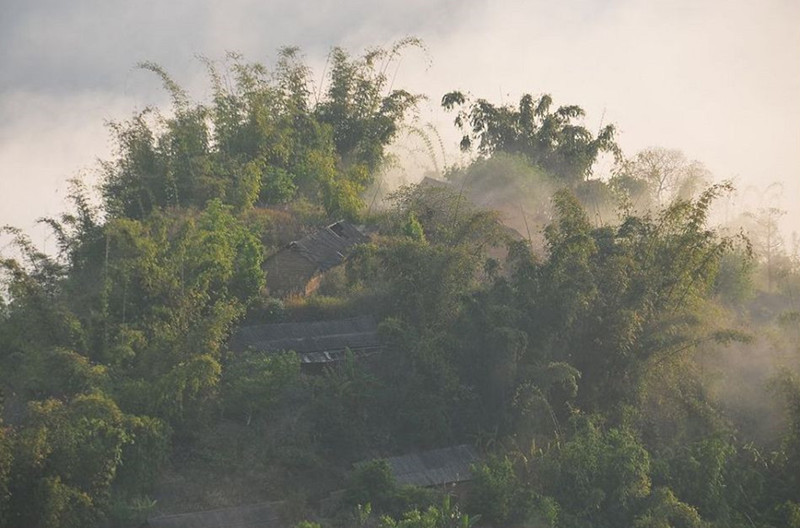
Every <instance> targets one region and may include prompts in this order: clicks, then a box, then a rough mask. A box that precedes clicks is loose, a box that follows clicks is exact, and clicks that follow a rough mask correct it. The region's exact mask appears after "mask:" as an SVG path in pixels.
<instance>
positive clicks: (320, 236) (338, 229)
mask: <svg viewBox="0 0 800 528" xmlns="http://www.w3.org/2000/svg"><path fill="white" fill-rule="evenodd" d="M368 241H369V238H367V236H366V235H364V234H363V233H362V232H361V231H359V230H358V228H356V226H354V225H352V224H350V223H349V222H345V221H344V220H341V221H339V222H336V223H335V224H331V225H329V226H326V227H323V228H320V229H318V230H317V231H315V232H314V233H311V234H310V235H308V236H305V237H303V238H301V239H300V240H295V241H294V242H290V243H289V244H288V245H287V246H286V247H285V248H284V249H282V250H281V251H279V252H278V253H276V254H274V255H272V256H271V257H269V258H268V259H267V260H266V261H265V262H264V271H266V273H267V293H269V294H270V295H272V296H273V297H291V296H305V295H310V294H311V293H313V292H314V291H316V289H317V288H319V283H320V280H321V278H322V275H323V274H324V273H325V272H326V271H328V270H329V269H331V268H334V267H336V266H339V265H340V264H342V263H343V262H344V261H345V260H346V259H347V257H348V256H349V255H350V253H351V252H352V250H353V247H354V246H355V245H357V244H363V243H365V242H368Z"/></svg>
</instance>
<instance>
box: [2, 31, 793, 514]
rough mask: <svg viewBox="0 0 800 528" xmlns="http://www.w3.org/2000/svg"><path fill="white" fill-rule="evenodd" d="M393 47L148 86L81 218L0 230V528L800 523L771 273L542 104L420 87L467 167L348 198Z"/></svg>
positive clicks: (788, 312) (782, 307)
mask: <svg viewBox="0 0 800 528" xmlns="http://www.w3.org/2000/svg"><path fill="white" fill-rule="evenodd" d="M415 45H418V42H417V41H415V40H414V39H406V40H404V41H401V42H399V43H398V44H397V45H396V46H394V47H393V48H390V49H388V50H384V49H375V50H371V51H369V52H368V53H367V54H365V55H363V56H353V55H351V54H349V53H348V52H346V51H345V50H342V49H335V50H334V51H333V52H332V53H331V57H330V64H329V66H328V68H327V69H326V72H325V74H324V76H325V81H324V88H320V89H319V90H316V91H314V90H312V81H311V77H310V72H309V69H308V67H307V66H306V65H305V64H304V63H303V61H302V58H301V56H300V55H299V52H298V50H296V49H293V48H287V49H284V50H282V51H281V53H280V56H279V59H278V61H276V64H275V65H273V66H272V67H271V68H266V67H264V66H262V65H260V64H253V63H248V62H245V61H244V60H243V59H241V58H239V57H233V58H232V59H231V60H232V61H233V62H232V63H231V64H229V65H228V66H227V68H228V69H226V70H225V71H219V70H216V69H215V68H216V66H214V65H210V66H209V67H210V72H211V73H210V76H209V80H210V88H211V89H210V97H209V100H208V101H205V102H194V101H192V99H191V98H190V97H189V94H187V93H186V92H185V91H184V90H183V89H182V88H181V87H180V86H179V85H178V84H177V83H176V82H175V81H173V80H172V79H171V78H170V77H169V75H168V73H167V72H166V71H164V70H163V69H162V68H161V67H159V66H157V65H154V64H151V63H145V64H144V65H143V67H144V68H145V69H147V70H150V71H152V72H153V73H155V74H156V75H157V77H158V78H160V79H161V80H162V81H164V87H165V89H166V90H167V92H168V94H169V95H170V97H171V99H172V103H173V106H172V107H171V108H170V109H168V110H165V111H164V112H162V113H154V112H152V111H151V110H149V109H148V110H145V111H141V112H137V113H135V114H133V116H132V117H131V118H130V119H129V120H127V121H124V122H118V123H112V124H111V126H110V130H111V132H112V138H113V140H114V141H115V145H116V150H115V152H114V154H113V156H112V158H111V159H110V160H107V161H105V162H103V164H102V165H101V169H100V170H101V176H102V182H101V189H100V190H101V195H102V196H101V198H100V204H99V205H98V206H95V205H94V202H93V201H92V199H91V193H90V191H89V190H88V189H86V187H85V186H83V185H82V184H81V183H80V182H74V184H73V187H72V191H71V193H70V210H69V212H68V213H65V214H64V215H62V216H59V217H57V218H50V219H46V220H45V223H46V225H48V226H49V227H50V228H52V230H53V233H54V235H53V236H54V237H55V239H56V240H57V242H58V249H57V252H55V253H54V254H50V253H47V252H44V251H42V250H40V249H39V248H37V247H36V246H35V244H33V243H32V241H31V240H30V238H29V237H28V236H27V235H26V234H25V233H23V232H21V231H19V230H15V229H6V230H5V234H6V235H7V236H10V237H11V238H12V240H13V246H14V248H15V251H16V252H17V253H18V255H19V257H18V258H12V257H5V256H4V257H3V260H2V262H1V263H2V280H3V283H2V284H3V289H2V297H0V344H1V345H2V346H0V395H1V396H2V398H0V528H6V527H8V528H21V527H26V528H28V527H37V528H38V527H42V528H45V527H46V528H51V527H52V528H56V527H76V528H77V527H91V526H97V527H112V526H113V527H123V528H124V527H144V526H147V527H150V528H183V527H189V526H191V527H195V528H197V527H201V528H206V527H207V528H212V527H223V526H224V527H228V528H230V527H253V528H255V527H263V528H277V527H292V526H293V527H297V528H320V527H326V528H327V527H347V526H357V527H361V528H365V527H370V528H400V527H402V528H455V527H458V528H469V527H472V526H475V527H484V526H485V527H501V526H520V527H521V526H530V527H557V528H591V527H596V528H611V527H617V526H634V527H636V528H663V527H671V526H675V527H678V526H680V527H690V528H708V527H742V528H744V527H747V528H753V527H758V528H762V527H763V528H770V527H774V528H777V527H786V526H790V527H791V526H800V521H799V520H798V519H800V381H798V379H800V378H798V376H800V350H799V349H798V343H799V342H800V334H798V328H800V327H798V321H800V318H799V317H798V312H799V309H800V307H798V305H797V299H798V297H797V292H798V291H799V290H798V288H800V264H799V263H798V258H797V255H796V254H793V253H791V252H790V251H788V250H787V249H786V248H784V247H783V246H775V245H774V244H771V245H769V247H768V248H767V249H768V251H767V250H765V249H764V248H765V246H764V244H763V241H764V237H763V236H761V232H759V231H758V230H756V229H753V230H751V231H748V234H747V236H743V235H742V234H741V233H743V228H742V227H741V226H740V225H739V224H733V223H731V224H726V225H715V224H713V223H712V222H711V217H712V214H713V210H714V207H715V204H716V203H718V201H719V200H721V199H723V198H724V197H725V196H726V195H727V193H730V192H732V186H731V185H730V184H729V183H725V182H722V183H714V182H713V181H710V180H706V179H703V178H705V175H706V173H704V172H698V171H696V170H694V169H696V166H695V165H693V164H692V163H690V162H689V161H688V160H686V159H685V158H684V157H681V155H678V154H674V153H671V152H670V151H666V150H664V149H658V148H652V149H648V150H645V151H642V152H639V153H624V152H622V151H621V149H620V148H619V146H618V145H617V144H616V141H615V134H616V130H615V128H614V127H613V125H606V126H603V127H601V128H600V129H599V130H598V131H597V132H596V133H595V132H592V131H591V130H588V129H587V128H585V127H584V126H583V120H582V118H583V110H582V109H581V108H580V107H578V106H575V105H564V106H557V105H556V104H555V102H554V101H553V99H552V97H550V96H549V95H540V96H535V97H534V96H532V95H523V96H522V97H521V98H520V100H519V101H518V103H514V104H505V103H503V104H494V103H492V102H490V101H488V100H485V99H473V98H471V96H469V95H466V94H464V93H462V92H451V93H448V94H445V95H444V96H443V97H442V99H441V104H442V106H443V108H444V109H445V110H446V111H448V112H450V115H451V116H453V118H454V121H455V125H456V127H457V129H458V130H459V132H460V133H461V134H463V137H462V140H461V142H460V148H461V149H463V151H464V152H465V155H468V157H467V158H465V159H467V160H468V161H466V162H465V163H464V164H463V165H457V166H452V167H448V168H446V169H444V170H442V171H440V172H439V173H435V174H434V173H431V174H428V175H427V177H426V178H424V179H422V180H421V182H420V183H418V184H412V185H406V186H401V187H399V188H398V189H396V190H394V191H393V192H391V193H389V194H387V195H386V196H382V199H381V201H380V207H377V206H376V207H371V206H370V205H371V204H370V205H368V204H367V199H366V198H365V197H366V196H377V194H378V191H379V190H380V189H382V188H383V187H382V186H381V185H380V183H381V182H380V181H379V180H380V179H381V178H383V177H384V176H385V174H386V173H385V170H386V168H387V166H388V165H389V161H390V158H391V147H392V145H393V144H395V143H396V142H397V141H399V140H402V139H403V138H404V137H405V136H404V134H406V135H407V133H408V131H409V130H410V129H411V128H412V127H414V126H416V124H415V121H414V119H413V118H414V116H415V111H416V108H417V106H418V104H419V103H420V101H421V100H422V96H421V95H419V94H413V93H411V92H409V91H406V90H404V89H402V88H398V87H395V86H394V85H393V81H392V80H391V79H390V78H389V77H388V76H387V73H386V72H387V71H390V70H387V68H388V66H386V65H387V64H389V65H391V64H393V61H397V60H399V57H400V56H401V55H402V52H403V50H404V49H407V48H408V47H413V46H415ZM223 79H224V82H223ZM437 98H438V97H437ZM414 130H416V134H415V137H420V135H421V134H420V130H419V128H417V129H414ZM422 136H423V137H425V136H424V134H422ZM426 144H427V145H428V146H430V145H432V144H433V141H432V140H431V139H430V138H428V141H427V143H426ZM426 150H427V151H429V154H430V155H432V156H433V155H435V153H434V151H433V149H431V148H428V149H426ZM604 156H605V157H606V158H609V159H613V163H614V170H613V172H612V173H611V174H609V175H606V176H605V177H603V178H600V177H598V175H596V174H594V173H593V170H594V167H595V166H596V162H597V161H598V159H599V158H601V157H604ZM659 159H668V160H670V163H671V165H670V167H671V169H670V170H671V172H670V178H671V179H670V178H665V177H664V175H663V174H662V173H661V172H659V170H658V169H659V166H658V163H657V161H658V160H659ZM654 167H655V168H654ZM675 167H677V169H675ZM701 176H702V177H701ZM754 214H755V213H754ZM761 214H762V215H767V216H762V217H759V219H760V220H761V221H763V222H762V223H764V222H765V223H766V224H769V222H770V221H771V220H770V219H771V218H772V217H770V216H769V215H768V212H767V213H763V212H762V213H761ZM753 217H754V216H753V215H750V216H744V217H743V218H742V222H744V220H745V219H747V218H753ZM773 220H774V219H773ZM766 224H764V225H766ZM742 225H744V224H742ZM772 225H773V227H774V223H773V224H772ZM769 233H770V236H772V237H773V238H770V239H769V240H770V241H774V240H775V238H774V230H772V231H769Z"/></svg>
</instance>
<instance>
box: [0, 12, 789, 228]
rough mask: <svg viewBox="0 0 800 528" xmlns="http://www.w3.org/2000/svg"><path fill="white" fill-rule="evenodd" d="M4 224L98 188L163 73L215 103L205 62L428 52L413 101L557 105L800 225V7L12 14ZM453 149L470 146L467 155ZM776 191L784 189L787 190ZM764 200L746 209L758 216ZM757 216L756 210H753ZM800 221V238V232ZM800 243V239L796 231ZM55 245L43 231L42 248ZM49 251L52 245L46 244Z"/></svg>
mask: <svg viewBox="0 0 800 528" xmlns="http://www.w3.org/2000/svg"><path fill="white" fill-rule="evenodd" d="M0 7H2V13H3V15H2V17H1V18H0V225H3V224H12V225H15V226H18V227H21V228H23V229H24V230H26V231H28V232H31V233H32V234H34V238H38V237H37V235H36V233H37V231H38V230H40V228H34V222H35V219H36V218H38V217H41V216H46V215H55V214H58V213H59V212H60V211H61V210H63V208H64V204H63V199H64V195H65V193H66V190H67V184H66V180H67V179H68V178H71V177H75V176H78V175H81V174H83V175H85V177H86V178H87V180H89V181H90V182H91V181H92V179H93V177H94V173H93V170H94V169H95V167H96V160H97V159H98V158H100V159H102V158H107V157H108V156H109V151H110V147H111V143H110V141H109V135H108V133H107V130H106V128H105V126H104V122H105V120H108V119H124V118H126V117H129V116H130V115H132V113H133V112H134V111H135V110H137V109H142V108H143V107H144V106H147V105H150V104H163V103H165V102H166V97H165V94H164V93H163V92H162V91H161V90H160V86H159V83H158V81H157V79H156V78H155V77H154V76H153V75H152V74H148V73H145V72H142V71H139V70H136V69H135V68H134V65H135V64H136V63H137V62H139V61H142V60H150V61H154V62H157V63H160V64H161V65H162V66H164V67H165V68H166V69H167V70H168V71H169V72H170V73H171V74H172V76H173V77H174V78H175V79H176V80H177V81H178V82H179V83H181V84H183V85H184V86H186V87H187V88H189V90H190V92H191V94H192V96H193V97H195V98H196V99H198V100H202V99H203V98H204V97H206V96H207V95H208V85H207V83H205V80H204V73H203V67H202V65H201V64H200V63H199V61H197V60H196V58H195V56H196V55H204V56H207V57H210V58H212V59H221V58H222V57H223V56H224V54H225V52H226V51H238V52H241V53H242V54H244V56H245V57H246V58H247V59H250V60H254V61H262V62H265V63H266V64H270V62H271V61H272V60H273V59H274V57H275V50H276V49H277V48H279V47H281V46H284V45H297V46H299V47H301V48H302V50H303V51H304V53H305V55H306V57H307V60H308V62H309V64H310V65H312V66H313V67H315V68H316V69H317V70H316V73H317V76H319V75H320V74H321V67H322V65H323V64H324V61H325V57H326V55H327V53H328V51H329V50H330V48H331V47H332V46H344V47H346V48H348V49H350V50H351V51H353V52H358V51H361V50H363V49H364V48H366V47H370V46H376V45H383V46H386V45H390V44H391V43H392V42H393V41H394V40H396V39H398V38H402V37H404V36H408V35H413V36H417V37H420V38H421V39H423V40H424V42H425V43H426V45H427V47H428V50H429V54H428V56H427V57H426V56H424V55H423V54H421V53H419V52H415V51H413V50H412V51H409V52H408V53H407V54H406V56H405V57H404V58H403V60H402V63H401V64H400V69H399V70H398V74H397V79H396V81H395V86H396V87H408V88H411V89H413V90H414V91H417V92H422V93H424V94H426V95H428V96H429V97H430V105H429V106H430V108H432V109H433V110H430V112H431V113H430V114H429V115H428V118H430V119H431V120H433V121H434V123H435V124H436V126H437V127H438V128H439V130H440V131H441V132H442V134H443V135H444V136H445V137H447V138H455V136H456V134H455V132H454V131H453V129H452V126H451V125H450V119H451V117H450V116H445V115H442V114H441V112H438V111H436V110H435V108H436V104H438V101H439V100H440V99H441V96H442V94H443V93H445V92H447V91H450V90H453V89H459V90H462V91H466V92H470V93H471V94H473V95H474V96H476V97H484V98H487V99H489V100H491V101H494V102H506V103H514V102H516V101H517V100H518V98H519V96H520V95H521V94H522V93H525V92H529V93H532V94H535V95H536V94H542V93H550V94H552V95H553V97H554V98H555V102H556V104H578V105H580V106H582V107H583V108H584V109H585V110H586V111H587V116H586V121H585V124H586V125H587V126H588V127H589V128H591V129H596V128H597V127H598V126H599V125H600V123H601V120H602V121H603V122H604V123H614V124H615V125H616V126H617V127H618V130H619V132H620V135H619V137H618V140H619V143H620V144H621V146H622V147H623V149H624V150H625V152H626V153H627V154H629V155H632V154H634V153H635V152H636V151H637V150H639V149H641V148H645V147H648V146H662V147H666V148H677V149H680V150H682V151H684V152H685V154H686V155H687V157H689V158H690V159H697V160H700V161H702V162H703V163H705V164H706V166H707V167H708V168H709V169H710V170H711V171H712V172H713V173H714V175H715V176H716V178H717V179H734V180H735V181H736V183H737V185H738V186H739V188H740V189H742V190H744V189H746V188H748V187H752V186H756V187H757V188H762V189H763V188H766V187H767V186H768V185H769V184H771V183H773V182H775V181H780V182H782V184H783V192H782V193H778V195H777V198H774V199H773V200H777V201H779V202H780V203H777V204H771V205H777V206H779V207H782V208H785V209H789V210H795V211H796V210H798V209H800V208H799V207H798V205H800V184H799V181H800V2H799V1H797V0H759V1H753V0H746V1H744V0H706V1H703V0H671V1H665V0H649V1H645V0H562V1H556V0H550V1H549V2H542V1H538V0H534V1H521V0H513V1H512V0H507V1H502V0H500V1H493V2H488V1H480V0H461V1H455V0H402V1H400V0H391V1H387V2H375V1H374V0H373V1H369V0H340V1H332V0H306V1H305V2H298V1H287V0H273V1H269V0H266V1H265V0H261V1H255V0H225V1H221V0H220V1H214V0H196V1H190V0H177V1H170V2H165V1H163V0H138V1H134V2H131V1H126V2H122V1H117V0H71V1H69V2H65V1H63V0H34V1H30V0H0ZM453 146H454V145H453ZM773 189H774V187H773ZM757 195H758V193H756V192H754V191H752V190H751V191H749V194H748V193H743V194H742V196H745V197H746V196H749V197H750V198H746V199H747V200H750V205H751V206H759V205H763V204H758V203H756V202H757V201H758V200H757V199H753V198H752V197H753V196H757ZM742 200H745V198H742ZM798 218H799V217H798V215H797V213H796V212H794V215H793V216H787V225H786V226H785V227H786V228H787V229H789V230H797V229H798V228H800V221H798ZM794 226H798V227H794ZM41 233H43V231H41ZM38 236H39V237H41V236H44V235H42V234H39V235H38Z"/></svg>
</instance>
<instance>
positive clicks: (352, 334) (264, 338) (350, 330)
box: [231, 316, 381, 363]
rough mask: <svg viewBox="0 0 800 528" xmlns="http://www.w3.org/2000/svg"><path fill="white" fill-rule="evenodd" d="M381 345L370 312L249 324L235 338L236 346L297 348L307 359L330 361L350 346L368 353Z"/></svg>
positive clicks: (267, 349)
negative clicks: (337, 317)
mask: <svg viewBox="0 0 800 528" xmlns="http://www.w3.org/2000/svg"><path fill="white" fill-rule="evenodd" d="M380 347H381V342H380V339H379V338H378V324H377V322H376V321H375V319H373V318H372V317H370V316H363V317H352V318H349V319H336V320H332V321H314V322H309V323H275V324H265V325H254V326H245V327H242V328H239V330H237V332H236V333H235V334H234V336H233V338H232V339H231V348H232V349H233V350H245V349H247V348H253V349H255V350H259V351H263V352H279V351H282V350H294V351H295V352H297V354H298V355H299V356H300V361H301V362H303V363H330V362H334V361H339V360H341V359H343V358H344V354H345V350H347V349H350V350H351V351H353V353H354V354H357V355H364V354H368V353H370V352H374V351H376V350H378V349H379V348H380Z"/></svg>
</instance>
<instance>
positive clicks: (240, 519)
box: [146, 502, 284, 528]
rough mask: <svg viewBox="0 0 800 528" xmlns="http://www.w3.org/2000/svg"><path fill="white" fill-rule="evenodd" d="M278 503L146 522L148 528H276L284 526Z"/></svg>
mask: <svg viewBox="0 0 800 528" xmlns="http://www.w3.org/2000/svg"><path fill="white" fill-rule="evenodd" d="M280 504H282V503H280V502H262V503H259V504H249V505H246V506H238V507H235V508H222V509H218V510H208V511H200V512H191V513H179V514H175V515H164V516H161V517H154V518H152V519H148V520H147V524H146V526H148V527H150V528H276V527H282V526H284V523H283V522H282V521H281V518H280V515H279V513H278V506H280Z"/></svg>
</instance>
